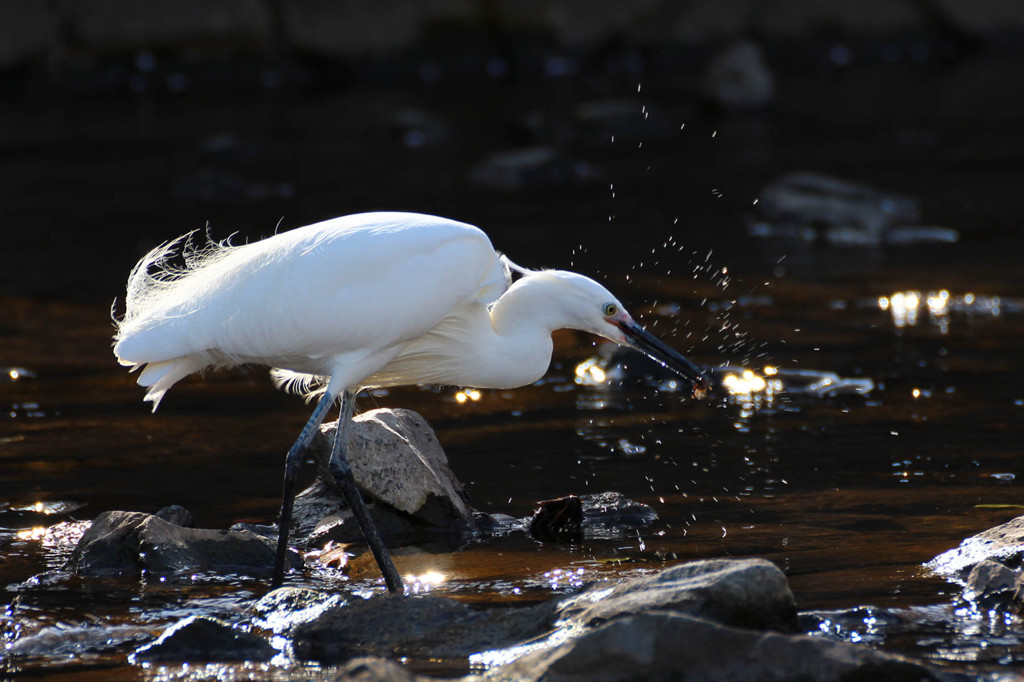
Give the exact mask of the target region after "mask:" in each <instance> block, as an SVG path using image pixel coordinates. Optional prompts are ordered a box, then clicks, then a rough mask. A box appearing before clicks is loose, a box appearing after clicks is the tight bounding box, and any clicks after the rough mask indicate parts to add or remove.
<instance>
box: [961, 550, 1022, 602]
mask: <svg viewBox="0 0 1024 682" xmlns="http://www.w3.org/2000/svg"><path fill="white" fill-rule="evenodd" d="M1021 575H1022V574H1021V571H1020V570H1013V569H1011V568H1009V567H1007V566H1004V565H1003V564H1001V563H999V562H997V561H992V560H990V559H986V560H984V561H982V562H981V563H979V564H978V565H977V566H975V567H974V568H972V569H971V572H970V573H969V574H968V575H967V580H966V582H965V584H964V599H966V600H968V601H972V602H975V603H978V604H981V605H983V606H985V607H992V606H1008V605H1009V604H1010V603H1011V602H1012V601H1013V600H1014V593H1015V591H1016V590H1017V588H1018V584H1019V583H1020V580H1021Z"/></svg>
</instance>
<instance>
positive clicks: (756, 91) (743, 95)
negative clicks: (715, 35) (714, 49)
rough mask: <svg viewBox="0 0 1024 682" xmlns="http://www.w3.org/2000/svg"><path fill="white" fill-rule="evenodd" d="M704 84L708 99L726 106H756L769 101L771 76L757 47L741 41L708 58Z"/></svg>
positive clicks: (761, 52) (773, 88) (744, 107)
mask: <svg viewBox="0 0 1024 682" xmlns="http://www.w3.org/2000/svg"><path fill="white" fill-rule="evenodd" d="M704 88H705V90H706V91H707V93H708V95H709V96H710V97H711V99H712V100H714V101H715V102H716V103H718V104H720V105H722V106H723V107H725V108H727V109H759V108H761V107H764V106H767V105H768V104H771V101H772V98H773V97H774V95H775V80H774V78H773V76H772V72H771V70H770V69H769V68H768V63H767V62H766V61H765V58H764V52H763V51H762V50H761V47H760V46H759V45H757V44H756V43H752V42H749V41H741V42H738V43H734V44H732V45H730V46H728V47H726V48H725V49H723V50H722V51H720V52H719V53H717V54H716V55H715V56H714V57H713V58H712V60H711V62H710V63H709V64H708V70H707V74H706V75H705V84H704Z"/></svg>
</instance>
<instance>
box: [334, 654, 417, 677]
mask: <svg viewBox="0 0 1024 682" xmlns="http://www.w3.org/2000/svg"><path fill="white" fill-rule="evenodd" d="M333 679H334V682H413V680H417V679H422V678H419V677H416V676H414V675H412V674H411V673H410V672H409V671H408V670H407V669H406V668H405V667H404V666H401V665H399V664H398V663H395V662H394V661H389V660H387V659H385V658H370V657H364V658H354V659H352V660H351V661H349V662H348V663H346V664H345V665H343V666H341V668H340V669H339V670H338V672H337V675H336V676H335V677H334V678H333ZM428 679H433V678H428Z"/></svg>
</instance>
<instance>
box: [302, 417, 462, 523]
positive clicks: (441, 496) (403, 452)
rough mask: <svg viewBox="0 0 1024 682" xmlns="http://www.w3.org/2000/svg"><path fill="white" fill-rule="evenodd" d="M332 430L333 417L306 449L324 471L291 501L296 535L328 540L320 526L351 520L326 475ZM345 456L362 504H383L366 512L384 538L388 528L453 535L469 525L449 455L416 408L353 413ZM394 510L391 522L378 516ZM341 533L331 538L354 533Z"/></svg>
mask: <svg viewBox="0 0 1024 682" xmlns="http://www.w3.org/2000/svg"><path fill="white" fill-rule="evenodd" d="M336 430H337V422H332V423H330V424H325V425H324V426H322V427H321V429H320V433H319V434H317V436H316V437H314V439H313V443H312V444H311V445H310V452H311V453H312V454H313V456H314V457H316V459H317V460H318V461H319V462H320V466H321V475H320V479H319V480H318V481H317V482H316V483H314V485H313V486H311V487H310V488H308V489H307V490H305V491H303V492H302V493H300V494H299V496H298V497H297V498H296V500H295V515H296V525H295V531H296V535H295V537H296V538H301V537H303V536H305V535H309V534H312V533H317V535H318V538H319V539H326V537H327V536H326V535H325V534H324V533H325V528H327V527H329V526H332V525H336V524H338V523H341V524H342V525H344V524H345V522H346V518H347V517H348V515H347V514H340V515H338V514H337V512H338V509H339V507H340V506H341V505H342V501H341V497H340V495H338V494H337V492H336V491H335V490H334V487H333V482H330V483H328V482H327V480H328V479H327V478H326V477H325V476H324V473H323V472H324V471H325V470H326V466H327V461H328V459H329V457H330V452H331V447H332V445H333V443H334V433H335V431H336ZM348 457H349V461H350V462H351V463H352V472H353V474H354V476H355V479H356V483H357V484H358V485H359V488H360V489H361V490H362V492H363V495H364V498H365V499H366V501H367V503H370V504H372V503H374V502H377V503H380V504H379V506H380V509H379V510H373V509H371V513H372V514H373V515H374V518H375V520H378V521H379V522H380V523H381V526H382V528H381V531H382V534H383V535H384V536H385V537H388V534H389V532H390V533H392V534H396V533H398V534H400V533H401V532H405V531H409V530H411V529H414V528H416V529H423V528H427V529H433V530H437V531H445V532H454V533H459V532H464V531H468V530H470V529H471V528H473V512H472V510H471V509H470V508H469V505H467V504H466V501H465V493H464V492H463V490H462V485H461V484H460V483H459V481H458V479H456V478H455V475H454V474H452V472H451V470H450V469H449V468H448V458H447V457H446V456H445V454H444V450H442V449H441V445H440V443H438V440H437V437H436V436H435V435H434V432H433V431H432V430H431V428H430V426H429V425H427V423H426V422H425V421H424V420H423V418H422V417H421V416H420V415H418V414H416V413H415V412H412V411H410V410H400V409H395V410H391V409H379V410H372V411H370V412H366V413H364V414H361V415H359V416H357V417H356V418H355V419H354V420H353V423H352V427H351V431H350V433H349V443H348ZM391 510H394V511H395V512H398V514H397V515H393V516H395V519H393V521H394V524H392V523H391V521H389V520H388V519H387V518H384V517H383V516H379V515H380V514H384V515H386V514H387V513H388V512H389V511H391ZM348 518H350V517H348ZM409 520H411V521H412V522H413V524H410V523H409ZM389 524H390V525H389ZM353 525H354V524H352V523H348V526H350V527H351V526H353ZM391 526H393V527H391ZM389 528H390V531H389ZM339 532H340V533H341V535H340V536H339V537H334V535H333V534H331V535H330V537H331V538H332V539H336V540H340V541H345V539H346V538H347V537H348V535H352V534H351V533H349V534H348V535H346V534H345V533H346V532H345V531H344V530H340V531H339ZM353 537H359V536H358V535H353Z"/></svg>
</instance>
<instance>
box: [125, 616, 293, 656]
mask: <svg viewBox="0 0 1024 682" xmlns="http://www.w3.org/2000/svg"><path fill="white" fill-rule="evenodd" d="M277 653H278V651H277V649H275V648H274V647H273V646H271V645H270V642H268V641H267V640H265V639H264V638H263V637H260V636H259V635H256V634H253V633H251V632H244V631H242V630H239V629H238V628H235V627H232V626H231V625H228V624H227V623H224V622H222V621H219V620H217V619H215V618H210V617H207V616H189V617H188V618H186V619H184V620H182V621H179V622H177V623H175V624H174V625H172V626H171V627H169V628H167V629H166V630H164V631H163V633H162V634H161V635H160V636H159V637H158V638H157V639H156V640H154V641H153V642H151V643H150V644H147V645H145V646H143V647H139V648H138V649H136V650H135V652H134V653H133V654H132V655H131V656H130V659H132V660H133V662H134V661H150V662H170V661H188V662H189V663H193V662H201V661H269V660H270V659H271V658H273V657H274V656H276V655H277Z"/></svg>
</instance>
